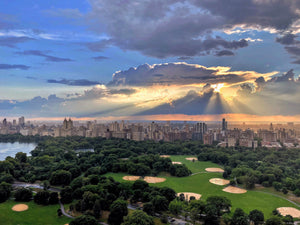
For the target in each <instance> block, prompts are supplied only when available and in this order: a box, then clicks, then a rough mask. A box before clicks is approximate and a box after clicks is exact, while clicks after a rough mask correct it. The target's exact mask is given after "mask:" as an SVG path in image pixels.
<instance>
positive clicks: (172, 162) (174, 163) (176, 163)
mask: <svg viewBox="0 0 300 225" xmlns="http://www.w3.org/2000/svg"><path fill="white" fill-rule="evenodd" d="M172 164H182V162H172Z"/></svg>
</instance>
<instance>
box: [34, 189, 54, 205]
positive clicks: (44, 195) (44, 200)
mask: <svg viewBox="0 0 300 225" xmlns="http://www.w3.org/2000/svg"><path fill="white" fill-rule="evenodd" d="M49 197H50V194H49V192H48V191H39V192H37V193H36V195H35V196H34V202H35V203H36V204H39V205H48V203H49Z"/></svg>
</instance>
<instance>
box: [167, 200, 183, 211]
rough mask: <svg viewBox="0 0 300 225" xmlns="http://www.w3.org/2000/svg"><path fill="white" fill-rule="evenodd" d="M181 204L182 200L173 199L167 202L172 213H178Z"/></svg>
mask: <svg viewBox="0 0 300 225" xmlns="http://www.w3.org/2000/svg"><path fill="white" fill-rule="evenodd" d="M182 204H183V203H182V201H178V200H173V201H172V202H170V204H169V211H170V212H171V213H172V214H174V215H178V214H179V213H180V212H181V210H182Z"/></svg>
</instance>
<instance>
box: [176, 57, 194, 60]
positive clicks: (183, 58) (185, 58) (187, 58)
mask: <svg viewBox="0 0 300 225" xmlns="http://www.w3.org/2000/svg"><path fill="white" fill-rule="evenodd" d="M177 59H178V60H190V59H192V57H189V56H181V57H178V58H177Z"/></svg>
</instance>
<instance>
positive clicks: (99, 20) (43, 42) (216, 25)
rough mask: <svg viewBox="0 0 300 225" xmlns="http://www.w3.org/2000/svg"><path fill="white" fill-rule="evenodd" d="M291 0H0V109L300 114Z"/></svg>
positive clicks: (161, 115)
mask: <svg viewBox="0 0 300 225" xmlns="http://www.w3.org/2000/svg"><path fill="white" fill-rule="evenodd" d="M299 35H300V1H298V0H201V1H197V0H114V1H111V0H72V1H69V0H64V1H59V0H52V1H44V0H22V1H17V4H16V1H8V0H1V1H0V59H1V61H0V118H3V117H8V118H10V117H19V116H25V117H26V118H32V119H41V118H44V119H45V118H47V119H56V118H59V119H60V118H64V117H66V116H67V117H72V118H77V119H131V120H134V119H140V120H154V119H155V120H196V121H198V120H219V119H220V118H222V117H224V116H225V117H226V118H229V119H231V120H233V121H279V120H280V121H300V101H299V99H300V78H299V74H300V38H299Z"/></svg>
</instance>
